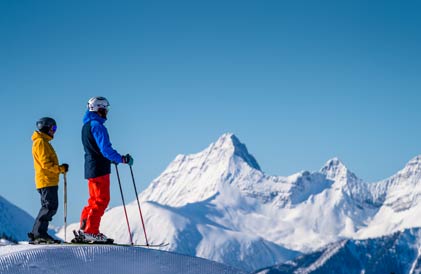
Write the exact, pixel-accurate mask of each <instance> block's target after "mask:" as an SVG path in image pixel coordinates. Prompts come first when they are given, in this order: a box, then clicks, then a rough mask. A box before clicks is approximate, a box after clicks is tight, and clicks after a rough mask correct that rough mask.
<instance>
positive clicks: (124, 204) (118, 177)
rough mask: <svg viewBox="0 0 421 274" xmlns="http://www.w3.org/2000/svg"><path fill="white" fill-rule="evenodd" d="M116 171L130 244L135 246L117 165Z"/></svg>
mask: <svg viewBox="0 0 421 274" xmlns="http://www.w3.org/2000/svg"><path fill="white" fill-rule="evenodd" d="M115 171H116V173H117V179H118V186H119V187H120V193H121V200H122V201H123V208H124V215H126V222H127V228H128V230H129V236H130V244H131V245H133V239H132V232H131V231H130V224H129V217H127V211H126V203H125V202H124V196H123V189H122V188H121V181H120V175H119V174H118V167H117V164H115Z"/></svg>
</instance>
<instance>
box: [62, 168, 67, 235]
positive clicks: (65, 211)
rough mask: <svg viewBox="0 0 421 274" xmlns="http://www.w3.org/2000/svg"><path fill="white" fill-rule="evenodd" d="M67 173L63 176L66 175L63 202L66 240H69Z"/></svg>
mask: <svg viewBox="0 0 421 274" xmlns="http://www.w3.org/2000/svg"><path fill="white" fill-rule="evenodd" d="M66 174H67V172H64V173H63V177H64V188H63V192H64V199H63V204H64V241H65V242H67V239H66V233H67V178H66Z"/></svg>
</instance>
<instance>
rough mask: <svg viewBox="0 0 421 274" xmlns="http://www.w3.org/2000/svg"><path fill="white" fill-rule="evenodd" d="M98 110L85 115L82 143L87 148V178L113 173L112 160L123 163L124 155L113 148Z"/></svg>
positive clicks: (103, 119) (87, 112)
mask: <svg viewBox="0 0 421 274" xmlns="http://www.w3.org/2000/svg"><path fill="white" fill-rule="evenodd" d="M106 120H107V119H105V118H102V117H101V116H99V115H98V113H96V112H91V111H86V113H85V115H84V117H83V127H82V144H83V148H84V150H85V178H86V179H89V178H96V177H99V176H103V175H106V174H110V173H111V162H113V163H122V162H123V160H122V156H121V155H120V154H119V153H118V152H117V151H116V150H115V149H113V147H112V145H111V142H110V137H109V135H108V131H107V128H106V127H105V126H104V123H105V121H106Z"/></svg>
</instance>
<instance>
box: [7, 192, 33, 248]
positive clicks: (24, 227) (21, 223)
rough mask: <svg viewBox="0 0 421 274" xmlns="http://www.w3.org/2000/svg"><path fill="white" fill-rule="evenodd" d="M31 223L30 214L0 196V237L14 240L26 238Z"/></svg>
mask: <svg viewBox="0 0 421 274" xmlns="http://www.w3.org/2000/svg"><path fill="white" fill-rule="evenodd" d="M33 225H34V218H33V217H31V215H29V214H28V213H26V212H25V211H23V210H22V209H20V208H19V207H17V206H15V205H14V204H12V203H10V202H9V201H7V200H6V199H5V198H3V197H2V196H0V239H7V240H10V241H14V242H17V241H19V240H23V239H27V238H28V236H27V233H28V231H31V229H32V226H33ZM0 245H2V244H1V243H0Z"/></svg>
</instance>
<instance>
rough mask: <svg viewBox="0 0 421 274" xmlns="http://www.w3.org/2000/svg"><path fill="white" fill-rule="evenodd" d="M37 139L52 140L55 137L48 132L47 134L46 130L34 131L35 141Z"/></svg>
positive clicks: (33, 139)
mask: <svg viewBox="0 0 421 274" xmlns="http://www.w3.org/2000/svg"><path fill="white" fill-rule="evenodd" d="M36 139H45V140H47V141H51V140H52V139H53V137H51V136H50V135H48V134H45V133H44V132H39V131H34V133H33V134H32V141H35V140H36Z"/></svg>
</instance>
